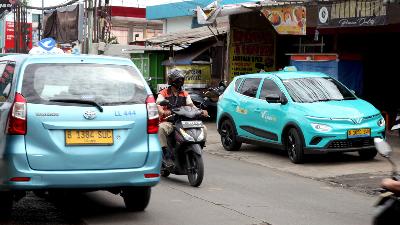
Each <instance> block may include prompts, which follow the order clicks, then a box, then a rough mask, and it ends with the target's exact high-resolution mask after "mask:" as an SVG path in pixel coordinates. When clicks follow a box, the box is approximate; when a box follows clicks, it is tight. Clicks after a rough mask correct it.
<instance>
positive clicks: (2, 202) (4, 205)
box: [0, 191, 14, 221]
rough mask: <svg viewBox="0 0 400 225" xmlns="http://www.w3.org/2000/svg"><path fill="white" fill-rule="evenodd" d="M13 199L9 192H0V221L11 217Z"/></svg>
mask: <svg viewBox="0 0 400 225" xmlns="http://www.w3.org/2000/svg"><path fill="white" fill-rule="evenodd" d="M13 201H14V200H13V195H12V193H11V192H7V191H5V192H0V221H2V220H7V219H9V218H10V217H11V212H12V208H13Z"/></svg>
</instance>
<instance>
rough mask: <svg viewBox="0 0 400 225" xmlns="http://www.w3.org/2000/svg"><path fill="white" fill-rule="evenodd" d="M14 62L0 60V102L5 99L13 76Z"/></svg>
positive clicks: (8, 93)
mask: <svg viewBox="0 0 400 225" xmlns="http://www.w3.org/2000/svg"><path fill="white" fill-rule="evenodd" d="M14 69H15V63H13V62H9V63H5V62H0V75H1V77H0V103H2V102H5V101H7V99H8V96H9V95H10V91H11V85H12V80H13V76H14Z"/></svg>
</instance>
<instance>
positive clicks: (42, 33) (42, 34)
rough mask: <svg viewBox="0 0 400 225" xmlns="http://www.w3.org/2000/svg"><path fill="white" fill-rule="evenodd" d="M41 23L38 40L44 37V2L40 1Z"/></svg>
mask: <svg viewBox="0 0 400 225" xmlns="http://www.w3.org/2000/svg"><path fill="white" fill-rule="evenodd" d="M40 19H41V23H42V25H41V26H42V27H41V28H42V30H41V34H40V36H39V40H41V39H43V37H44V0H42V15H41V18H40Z"/></svg>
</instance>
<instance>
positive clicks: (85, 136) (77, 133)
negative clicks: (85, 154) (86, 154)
mask: <svg viewBox="0 0 400 225" xmlns="http://www.w3.org/2000/svg"><path fill="white" fill-rule="evenodd" d="M112 144H114V135H113V130H65V145H112Z"/></svg>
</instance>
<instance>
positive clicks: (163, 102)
mask: <svg viewBox="0 0 400 225" xmlns="http://www.w3.org/2000/svg"><path fill="white" fill-rule="evenodd" d="M160 105H161V106H168V105H169V101H168V100H162V101H161V102H160Z"/></svg>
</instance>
